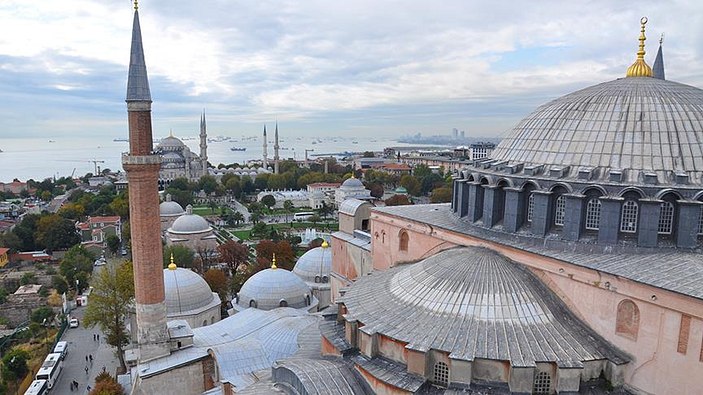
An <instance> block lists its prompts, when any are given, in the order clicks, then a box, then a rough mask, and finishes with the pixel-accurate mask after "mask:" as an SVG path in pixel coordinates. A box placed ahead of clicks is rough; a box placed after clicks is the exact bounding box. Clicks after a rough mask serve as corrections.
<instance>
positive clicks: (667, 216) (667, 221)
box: [657, 202, 674, 235]
mask: <svg viewBox="0 0 703 395" xmlns="http://www.w3.org/2000/svg"><path fill="white" fill-rule="evenodd" d="M673 227H674V204H673V203H671V202H662V204H661V205H660V209H659V227H658V229H657V233H659V234H665V235H670V234H671V229H672V228H673Z"/></svg>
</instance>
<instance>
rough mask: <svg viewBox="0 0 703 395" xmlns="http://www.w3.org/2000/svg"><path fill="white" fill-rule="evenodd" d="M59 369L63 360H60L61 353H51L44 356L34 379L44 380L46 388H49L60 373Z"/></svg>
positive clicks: (61, 367)
mask: <svg viewBox="0 0 703 395" xmlns="http://www.w3.org/2000/svg"><path fill="white" fill-rule="evenodd" d="M61 369H63V360H61V354H59V353H51V354H49V355H47V356H46V359H45V360H44V363H43V364H42V365H41V368H39V371H38V372H37V376H36V377H35V380H46V381H47V385H48V388H49V389H51V388H52V387H53V386H54V384H55V383H56V380H58V378H59V374H61Z"/></svg>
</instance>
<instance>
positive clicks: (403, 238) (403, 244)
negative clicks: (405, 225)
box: [400, 230, 410, 251]
mask: <svg viewBox="0 0 703 395" xmlns="http://www.w3.org/2000/svg"><path fill="white" fill-rule="evenodd" d="M409 242H410V236H408V232H406V231H404V230H403V231H401V232H400V250H401V251H407V250H408V243H409Z"/></svg>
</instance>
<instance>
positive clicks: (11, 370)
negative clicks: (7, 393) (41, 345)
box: [2, 348, 29, 381]
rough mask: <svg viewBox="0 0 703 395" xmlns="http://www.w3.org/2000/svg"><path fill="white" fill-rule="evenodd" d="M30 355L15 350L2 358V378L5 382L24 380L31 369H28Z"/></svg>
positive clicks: (20, 350) (17, 349)
mask: <svg viewBox="0 0 703 395" xmlns="http://www.w3.org/2000/svg"><path fill="white" fill-rule="evenodd" d="M27 360H29V353H28V352H27V351H24V350H22V349H19V348H13V349H12V350H10V352H8V353H7V354H5V355H4V356H3V357H2V378H3V379H5V381H14V380H20V379H22V378H23V377H24V376H25V375H26V374H27V372H28V371H29V369H28V368H27Z"/></svg>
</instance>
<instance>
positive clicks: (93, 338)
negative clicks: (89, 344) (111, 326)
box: [93, 333, 95, 341]
mask: <svg viewBox="0 0 703 395" xmlns="http://www.w3.org/2000/svg"><path fill="white" fill-rule="evenodd" d="M93 341H95V333H93Z"/></svg>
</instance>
